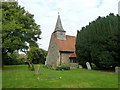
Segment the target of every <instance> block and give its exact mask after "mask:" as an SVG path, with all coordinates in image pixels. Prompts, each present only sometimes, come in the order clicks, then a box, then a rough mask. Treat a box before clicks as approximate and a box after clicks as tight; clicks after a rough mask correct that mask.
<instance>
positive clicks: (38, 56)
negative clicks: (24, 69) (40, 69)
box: [27, 47, 47, 64]
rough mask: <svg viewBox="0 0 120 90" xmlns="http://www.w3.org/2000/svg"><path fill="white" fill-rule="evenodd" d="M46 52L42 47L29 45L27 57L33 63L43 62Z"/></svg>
mask: <svg viewBox="0 0 120 90" xmlns="http://www.w3.org/2000/svg"><path fill="white" fill-rule="evenodd" d="M46 55H47V52H46V51H45V50H43V49H39V48H38V47H31V48H30V50H29V51H28V53H27V56H28V58H29V59H30V60H31V61H32V63H34V64H38V63H42V64H44V63H45V60H46Z"/></svg>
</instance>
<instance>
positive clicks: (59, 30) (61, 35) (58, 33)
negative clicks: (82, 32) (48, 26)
mask: <svg viewBox="0 0 120 90" xmlns="http://www.w3.org/2000/svg"><path fill="white" fill-rule="evenodd" d="M53 33H54V34H55V37H56V38H57V39H61V40H66V35H65V33H66V31H64V29H63V27H62V22H61V19H60V15H59V12H58V18H57V22H56V26H55V30H54V32H53Z"/></svg>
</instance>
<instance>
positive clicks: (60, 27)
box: [55, 12, 64, 31]
mask: <svg viewBox="0 0 120 90" xmlns="http://www.w3.org/2000/svg"><path fill="white" fill-rule="evenodd" d="M55 31H64V29H63V27H62V22H61V19H60V15H59V12H58V18H57V23H56V26H55Z"/></svg>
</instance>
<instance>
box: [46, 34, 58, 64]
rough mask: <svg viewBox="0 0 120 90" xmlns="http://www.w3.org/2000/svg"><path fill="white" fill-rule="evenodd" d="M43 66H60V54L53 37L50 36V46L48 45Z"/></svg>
mask: <svg viewBox="0 0 120 90" xmlns="http://www.w3.org/2000/svg"><path fill="white" fill-rule="evenodd" d="M45 64H51V65H53V64H54V65H55V66H58V65H59V64H60V53H59V50H58V47H57V45H56V42H55V39H54V37H53V36H51V39H50V44H49V48H48V54H47V57H46V63H45Z"/></svg>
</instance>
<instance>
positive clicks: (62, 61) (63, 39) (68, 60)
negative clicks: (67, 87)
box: [45, 14, 78, 68]
mask: <svg viewBox="0 0 120 90" xmlns="http://www.w3.org/2000/svg"><path fill="white" fill-rule="evenodd" d="M75 43H76V37H75V36H70V35H66V31H65V30H64V29H63V27H62V22H61V19H60V15H59V14H58V18H57V22H56V26H55V30H54V32H53V33H52V34H51V39H50V43H49V48H48V54H47V57H46V61H45V64H46V65H47V64H49V65H55V66H59V65H69V66H70V67H71V68H77V67H78V62H77V60H76V54H75Z"/></svg>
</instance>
